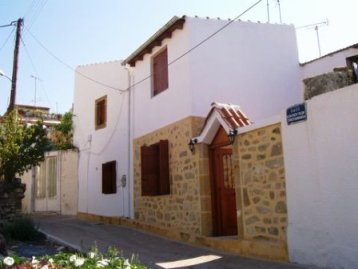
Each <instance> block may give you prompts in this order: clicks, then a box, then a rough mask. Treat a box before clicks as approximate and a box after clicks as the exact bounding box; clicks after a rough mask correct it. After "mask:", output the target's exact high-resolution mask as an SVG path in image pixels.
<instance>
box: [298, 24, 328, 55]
mask: <svg viewBox="0 0 358 269" xmlns="http://www.w3.org/2000/svg"><path fill="white" fill-rule="evenodd" d="M328 24H329V21H328V19H326V20H325V21H321V22H317V23H313V24H308V25H304V26H299V27H297V28H296V29H297V30H298V29H314V30H315V31H316V37H317V46H318V54H319V57H321V56H322V53H321V42H320V40H319V32H318V29H319V28H320V27H322V26H328Z"/></svg>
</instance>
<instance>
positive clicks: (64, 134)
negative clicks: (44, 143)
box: [50, 112, 73, 150]
mask: <svg viewBox="0 0 358 269" xmlns="http://www.w3.org/2000/svg"><path fill="white" fill-rule="evenodd" d="M72 118H73V114H72V113H71V112H67V113H65V114H64V115H63V117H62V119H61V122H60V124H58V125H55V127H54V130H53V131H52V133H51V136H50V139H51V141H52V143H53V149H55V150H65V149H72V148H73V119H72Z"/></svg>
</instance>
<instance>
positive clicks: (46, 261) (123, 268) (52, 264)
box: [0, 247, 148, 269]
mask: <svg viewBox="0 0 358 269" xmlns="http://www.w3.org/2000/svg"><path fill="white" fill-rule="evenodd" d="M0 268H5V269H10V268H11V269H12V268H14V269H51V268H52V269H65V268H66V269H67V268H68V269H72V268H73V269H74V268H79V269H81V268H87V269H92V268H116V269H134V268H135V269H148V267H146V266H144V265H142V264H140V263H139V261H138V259H137V258H136V257H135V256H132V258H131V259H130V260H129V259H125V258H124V257H121V256H120V255H119V252H118V250H117V249H116V248H114V247H110V248H109V249H108V251H107V253H104V254H102V253H100V252H99V251H98V249H97V248H93V249H92V250H91V251H90V252H89V253H87V254H81V253H63V252H61V253H58V254H55V255H52V256H43V257H32V259H31V260H29V259H26V258H21V257H18V256H16V255H13V256H8V257H5V258H3V259H2V260H1V261H0Z"/></svg>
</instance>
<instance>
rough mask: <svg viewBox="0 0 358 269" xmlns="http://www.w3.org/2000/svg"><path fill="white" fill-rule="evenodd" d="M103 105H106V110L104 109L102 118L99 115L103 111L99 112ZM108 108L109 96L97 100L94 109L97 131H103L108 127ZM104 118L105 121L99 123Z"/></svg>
mask: <svg viewBox="0 0 358 269" xmlns="http://www.w3.org/2000/svg"><path fill="white" fill-rule="evenodd" d="M102 103H104V105H103V106H104V108H103V111H102V113H103V116H101V115H100V114H99V113H101V111H100V110H99V109H100V108H102V106H100V105H101V104H102ZM107 107H108V102H107V95H105V96H102V97H100V98H98V99H96V101H95V108H94V111H95V112H94V113H95V116H94V125H95V130H99V129H103V128H105V127H106V126H107ZM100 117H103V120H102V121H101V122H99V118H100Z"/></svg>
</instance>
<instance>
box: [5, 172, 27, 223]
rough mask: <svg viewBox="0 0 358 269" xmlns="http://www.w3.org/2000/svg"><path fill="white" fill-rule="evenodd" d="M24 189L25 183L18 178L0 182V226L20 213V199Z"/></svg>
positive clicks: (22, 196)
mask: <svg viewBox="0 0 358 269" xmlns="http://www.w3.org/2000/svg"><path fill="white" fill-rule="evenodd" d="M25 190H26V185H25V184H22V183H21V180H20V179H16V180H15V181H13V182H3V181H2V182H0V227H1V226H3V225H4V224H6V223H9V222H12V221H13V220H14V219H15V218H17V217H19V216H20V215H21V200H22V199H23V198H24V193H25Z"/></svg>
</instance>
